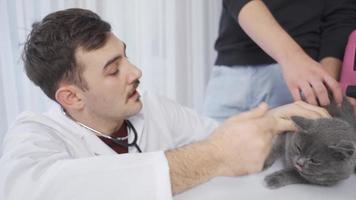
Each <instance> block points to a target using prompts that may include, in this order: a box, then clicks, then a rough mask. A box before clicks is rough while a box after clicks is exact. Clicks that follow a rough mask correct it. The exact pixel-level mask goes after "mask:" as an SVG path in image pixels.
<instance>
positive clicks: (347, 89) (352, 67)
mask: <svg viewBox="0 0 356 200" xmlns="http://www.w3.org/2000/svg"><path fill="white" fill-rule="evenodd" d="M340 85H341V89H342V91H343V93H344V94H346V96H350V97H354V98H356V30H354V31H353V32H352V33H351V35H350V37H349V41H348V43H347V46H346V50H345V56H344V62H343V65H342V71H341V77H340Z"/></svg>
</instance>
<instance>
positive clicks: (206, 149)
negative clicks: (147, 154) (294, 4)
mask: <svg viewBox="0 0 356 200" xmlns="http://www.w3.org/2000/svg"><path fill="white" fill-rule="evenodd" d="M165 154H166V157H167V160H168V164H169V171H170V177H171V184H172V192H173V194H177V193H180V192H183V191H185V190H187V189H190V188H192V187H194V186H196V185H198V184H201V183H204V182H206V181H208V180H210V179H211V178H213V177H215V176H218V175H219V174H220V172H219V171H220V170H219V168H220V165H221V162H220V160H219V159H220V158H219V156H217V152H216V149H215V148H214V146H213V145H211V144H210V143H209V142H208V141H206V140H204V141H201V142H198V143H194V144H190V145H187V146H184V147H181V148H177V149H173V150H169V151H167V152H166V153H165Z"/></svg>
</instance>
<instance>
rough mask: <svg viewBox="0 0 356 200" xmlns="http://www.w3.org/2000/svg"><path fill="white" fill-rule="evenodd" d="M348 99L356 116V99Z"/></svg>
mask: <svg viewBox="0 0 356 200" xmlns="http://www.w3.org/2000/svg"><path fill="white" fill-rule="evenodd" d="M347 99H348V100H349V102H350V104H351V105H352V106H353V108H354V113H355V115H356V99H355V98H352V97H347Z"/></svg>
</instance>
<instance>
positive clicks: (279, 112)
mask: <svg viewBox="0 0 356 200" xmlns="http://www.w3.org/2000/svg"><path fill="white" fill-rule="evenodd" d="M267 115H269V116H272V117H274V118H275V119H276V121H277V126H276V129H277V131H293V130H295V127H294V123H293V121H292V120H291V119H290V118H291V117H292V116H301V117H304V118H308V119H316V118H322V117H330V114H329V113H328V111H327V110H326V109H325V108H322V107H319V106H314V105H311V104H308V103H306V102H303V101H296V102H294V103H291V104H286V105H283V106H279V107H276V108H274V109H271V110H269V111H268V113H267ZM278 129H279V130H278Z"/></svg>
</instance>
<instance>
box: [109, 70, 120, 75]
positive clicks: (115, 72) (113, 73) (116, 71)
mask: <svg viewBox="0 0 356 200" xmlns="http://www.w3.org/2000/svg"><path fill="white" fill-rule="evenodd" d="M117 73H119V70H118V69H116V70H114V71H112V72H110V73H109V74H110V75H116V74H117Z"/></svg>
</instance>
